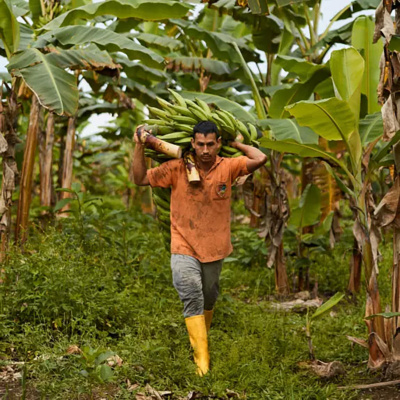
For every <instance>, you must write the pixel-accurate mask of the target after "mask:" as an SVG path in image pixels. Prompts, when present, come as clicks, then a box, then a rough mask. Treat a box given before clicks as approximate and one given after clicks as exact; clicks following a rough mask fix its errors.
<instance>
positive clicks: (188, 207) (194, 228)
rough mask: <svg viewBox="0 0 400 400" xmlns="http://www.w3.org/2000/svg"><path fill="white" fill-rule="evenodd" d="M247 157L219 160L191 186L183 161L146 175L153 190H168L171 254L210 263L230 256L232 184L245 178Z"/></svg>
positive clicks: (174, 161)
mask: <svg viewBox="0 0 400 400" xmlns="http://www.w3.org/2000/svg"><path fill="white" fill-rule="evenodd" d="M246 160H247V157H245V156H241V157H237V158H223V157H218V156H217V159H216V161H215V164H214V165H213V166H212V167H211V168H210V170H209V171H208V172H207V173H206V174H205V173H204V172H203V171H201V170H200V171H199V172H200V178H201V181H200V183H198V184H190V183H189V182H188V179H187V175H186V169H185V165H184V162H183V159H179V160H171V161H167V162H165V163H163V164H161V165H160V166H159V167H156V168H152V169H150V170H148V171H147V176H148V178H149V182H150V185H151V186H153V187H163V188H168V187H171V253H172V254H185V255H188V256H192V257H194V258H197V259H198V260H199V261H200V262H212V261H216V260H221V259H223V258H225V257H227V256H228V255H229V254H230V253H231V252H232V243H231V229H230V222H231V207H230V199H231V192H232V183H233V182H234V181H235V179H236V178H237V177H238V176H242V175H246V174H248V171H247V167H246Z"/></svg>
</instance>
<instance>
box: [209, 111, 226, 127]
mask: <svg viewBox="0 0 400 400" xmlns="http://www.w3.org/2000/svg"><path fill="white" fill-rule="evenodd" d="M211 120H212V121H213V122H215V124H216V125H217V126H219V127H220V126H221V125H225V122H224V121H223V120H222V119H221V118H220V117H219V116H218V114H216V113H212V114H211Z"/></svg>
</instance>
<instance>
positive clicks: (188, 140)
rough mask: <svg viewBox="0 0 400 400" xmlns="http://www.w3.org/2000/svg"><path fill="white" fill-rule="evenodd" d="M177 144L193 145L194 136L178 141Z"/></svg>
mask: <svg viewBox="0 0 400 400" xmlns="http://www.w3.org/2000/svg"><path fill="white" fill-rule="evenodd" d="M174 143H175V144H189V143H192V135H190V136H188V137H185V138H183V139H178V140H176V141H175V142H174Z"/></svg>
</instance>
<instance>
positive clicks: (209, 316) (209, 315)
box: [204, 310, 214, 333]
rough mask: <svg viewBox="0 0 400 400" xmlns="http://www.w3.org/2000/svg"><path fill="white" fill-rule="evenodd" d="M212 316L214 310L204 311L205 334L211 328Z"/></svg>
mask: <svg viewBox="0 0 400 400" xmlns="http://www.w3.org/2000/svg"><path fill="white" fill-rule="evenodd" d="M213 314H214V310H204V319H205V320H206V328H207V333H208V331H209V330H210V327H211V321H212V318H213Z"/></svg>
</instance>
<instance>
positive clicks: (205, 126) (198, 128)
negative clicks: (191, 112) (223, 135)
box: [193, 121, 220, 139]
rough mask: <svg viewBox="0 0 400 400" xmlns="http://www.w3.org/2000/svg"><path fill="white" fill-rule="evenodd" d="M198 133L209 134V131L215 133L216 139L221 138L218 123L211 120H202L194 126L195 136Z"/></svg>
mask: <svg viewBox="0 0 400 400" xmlns="http://www.w3.org/2000/svg"><path fill="white" fill-rule="evenodd" d="M196 133H202V134H203V135H204V136H207V134H209V133H215V137H216V139H218V138H219V136H220V135H219V131H218V128H217V125H215V124H214V122H211V121H200V122H198V123H197V124H196V125H195V126H194V127H193V138H194V137H195V136H196Z"/></svg>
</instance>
